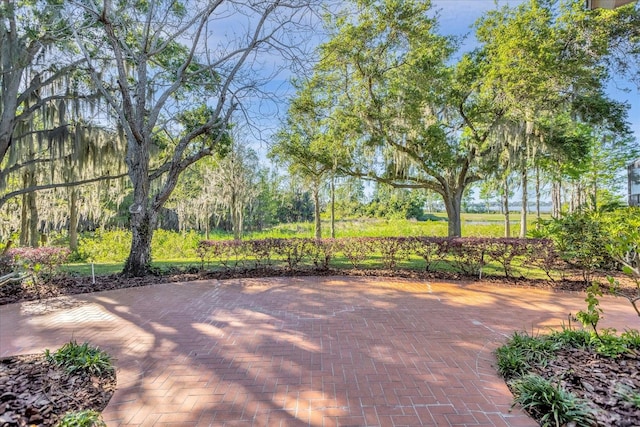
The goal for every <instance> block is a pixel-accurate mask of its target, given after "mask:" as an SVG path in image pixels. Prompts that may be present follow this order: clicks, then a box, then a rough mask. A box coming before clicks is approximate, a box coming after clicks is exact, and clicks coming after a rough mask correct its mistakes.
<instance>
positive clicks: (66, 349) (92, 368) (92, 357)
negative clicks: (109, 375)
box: [45, 341, 113, 375]
mask: <svg viewBox="0 0 640 427" xmlns="http://www.w3.org/2000/svg"><path fill="white" fill-rule="evenodd" d="M45 356H46V358H47V360H48V361H49V362H51V363H55V364H57V365H58V366H62V367H64V368H65V370H66V371H67V372H69V373H71V372H74V371H83V372H88V373H90V374H94V375H100V374H102V373H103V372H107V371H111V370H113V366H112V364H111V356H109V355H108V354H107V353H105V352H104V351H102V350H100V349H99V348H98V347H93V346H91V345H89V343H87V342H85V343H83V344H78V343H77V342H76V341H70V342H68V343H66V344H65V345H63V346H62V347H60V348H59V349H58V350H57V351H56V352H54V353H51V352H50V351H49V350H48V349H47V350H45Z"/></svg>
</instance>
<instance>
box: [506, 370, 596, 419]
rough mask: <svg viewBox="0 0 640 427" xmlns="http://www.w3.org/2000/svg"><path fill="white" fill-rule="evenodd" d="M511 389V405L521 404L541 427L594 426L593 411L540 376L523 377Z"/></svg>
mask: <svg viewBox="0 0 640 427" xmlns="http://www.w3.org/2000/svg"><path fill="white" fill-rule="evenodd" d="M510 385H511V388H512V390H513V393H514V396H515V400H514V405H515V404H520V405H521V406H522V407H523V408H524V409H525V410H526V411H528V412H529V413H531V414H532V415H534V416H535V417H536V419H539V420H540V425H542V426H556V427H560V426H564V425H567V424H568V423H575V425H579V426H590V425H593V424H594V420H593V410H592V409H591V408H590V407H589V406H588V404H587V402H586V401H584V400H582V399H579V398H578V397H577V396H575V395H574V394H573V393H570V392H568V391H566V390H564V389H563V388H561V387H560V386H559V385H556V384H553V383H551V381H549V380H546V379H544V378H542V377H541V376H539V375H534V374H530V375H525V376H523V377H521V378H518V379H516V380H513V381H511V383H510Z"/></svg>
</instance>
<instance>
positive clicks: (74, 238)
mask: <svg viewBox="0 0 640 427" xmlns="http://www.w3.org/2000/svg"><path fill="white" fill-rule="evenodd" d="M69 249H71V251H72V252H75V251H77V250H78V190H77V189H75V188H72V189H71V194H70V195H69Z"/></svg>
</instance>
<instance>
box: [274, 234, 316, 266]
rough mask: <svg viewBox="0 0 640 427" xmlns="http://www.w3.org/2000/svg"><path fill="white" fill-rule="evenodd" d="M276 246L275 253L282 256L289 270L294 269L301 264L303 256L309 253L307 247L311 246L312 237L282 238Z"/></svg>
mask: <svg viewBox="0 0 640 427" xmlns="http://www.w3.org/2000/svg"><path fill="white" fill-rule="evenodd" d="M278 243H279V244H278V245H276V246H275V253H276V254H277V255H279V256H281V257H282V258H283V259H284V260H285V262H286V263H287V267H288V268H289V270H293V269H294V268H296V267H297V266H298V264H300V261H302V258H304V257H305V256H306V255H307V249H308V248H310V247H311V245H312V243H311V240H310V239H296V238H293V239H281V240H280V241H279V242H278Z"/></svg>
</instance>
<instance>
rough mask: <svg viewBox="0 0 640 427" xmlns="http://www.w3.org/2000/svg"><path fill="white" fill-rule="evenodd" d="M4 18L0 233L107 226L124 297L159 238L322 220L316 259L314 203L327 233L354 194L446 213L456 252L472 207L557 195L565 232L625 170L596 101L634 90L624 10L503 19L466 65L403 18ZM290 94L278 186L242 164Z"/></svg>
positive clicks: (624, 157) (388, 12) (425, 18)
mask: <svg viewBox="0 0 640 427" xmlns="http://www.w3.org/2000/svg"><path fill="white" fill-rule="evenodd" d="M0 17H1V18H2V19H0V49H1V51H2V58H1V59H0V67H1V70H0V71H1V74H0V76H1V77H0V78H1V79H2V80H1V83H2V84H1V92H0V104H1V105H2V113H1V114H0V209H1V210H2V217H1V218H0V220H2V221H3V222H4V224H0V227H1V228H2V229H6V228H7V227H8V226H9V224H12V225H11V227H13V224H16V221H17V220H16V218H18V217H19V218H20V225H19V229H20V232H21V243H22V244H23V245H26V244H30V245H37V244H38V243H42V242H39V240H40V239H41V233H40V232H39V231H40V230H41V229H42V228H43V224H48V223H56V224H61V223H65V222H66V223H67V224H68V228H69V237H70V241H71V244H72V245H73V242H74V240H76V239H77V229H78V224H79V223H80V222H81V221H92V222H93V223H96V224H101V225H104V223H105V222H106V219H107V218H108V220H109V221H112V223H115V224H116V225H118V224H121V225H126V226H127V227H130V229H131V231H132V244H131V250H130V254H129V257H128V260H127V262H126V265H125V267H124V273H125V274H128V275H141V274H145V273H146V272H147V271H148V268H149V264H150V261H151V246H150V242H151V237H152V235H153V231H154V229H156V228H157V227H158V226H159V225H163V224H164V225H166V224H173V226H177V227H178V228H179V227H193V228H198V229H203V230H204V231H205V232H207V231H208V230H209V227H210V226H212V225H213V226H216V225H220V224H223V223H224V224H226V226H227V227H229V228H231V229H232V230H233V231H234V234H235V235H236V237H238V238H239V237H240V236H241V234H242V230H243V229H244V228H245V227H246V225H247V224H250V226H256V227H259V226H263V225H269V224H270V223H275V222H278V221H287V220H293V219H304V220H307V219H309V218H310V217H314V218H315V224H316V236H317V237H320V236H321V235H322V232H321V230H320V227H321V223H320V220H319V219H320V211H321V206H322V204H323V201H322V199H323V197H322V192H323V191H324V192H325V193H326V196H325V197H324V198H325V199H326V200H327V202H325V203H327V205H328V206H329V208H328V209H330V211H331V213H332V214H331V218H332V219H334V218H335V207H334V206H336V205H338V206H342V207H343V208H344V207H345V206H346V205H347V204H348V203H350V201H352V200H358V198H359V197H360V196H358V195H353V194H352V195H349V192H350V190H349V186H350V185H351V184H352V183H353V182H354V180H369V181H373V182H375V183H377V184H379V186H377V187H376V188H377V189H378V190H376V191H379V192H384V191H385V190H384V186H390V187H392V188H398V189H406V191H408V194H418V195H420V196H408V198H409V199H411V198H413V199H416V200H421V199H420V197H423V198H430V197H432V196H433V194H437V195H438V196H439V197H440V198H441V201H442V204H443V205H444V207H445V210H446V213H447V216H448V220H449V222H448V223H449V235H451V236H460V234H461V233H460V212H461V209H462V200H463V197H464V196H465V194H468V192H469V190H470V188H471V187H472V186H474V185H482V186H483V187H484V190H483V191H485V192H489V193H491V192H494V193H496V194H499V193H500V194H503V198H502V204H503V206H506V212H508V211H509V208H508V206H507V205H508V200H509V197H508V196H509V194H510V193H511V192H512V191H513V187H514V186H515V185H518V186H519V187H520V188H521V191H520V193H521V194H522V195H523V199H525V200H522V205H523V206H524V207H526V206H527V205H528V202H527V200H526V197H527V195H528V194H529V188H530V187H531V186H534V187H535V189H536V194H537V195H538V197H537V199H538V200H539V199H540V197H539V195H540V193H541V190H540V189H541V188H542V186H543V185H544V183H545V182H548V183H550V186H551V188H552V190H551V196H552V201H553V202H554V209H556V210H558V211H557V212H555V214H559V209H560V204H561V197H562V192H563V191H565V192H566V191H567V189H570V190H571V193H572V197H571V200H572V201H573V202H572V203H574V202H575V205H576V206H578V205H581V204H584V203H586V202H587V200H591V202H592V203H594V204H597V203H598V202H599V199H601V198H602V195H603V194H604V193H603V189H608V188H611V186H612V185H613V184H612V182H615V172H616V170H617V168H619V167H620V166H621V165H624V164H625V162H627V161H629V160H630V158H632V157H633V156H635V155H637V151H638V144H637V141H635V139H634V138H633V135H632V133H631V131H630V128H629V124H628V117H627V110H628V106H627V105H625V104H623V103H620V102H616V101H614V100H613V99H611V98H609V97H608V96H607V94H606V87H607V84H608V83H609V82H611V80H612V78H613V76H614V75H615V74H616V73H625V75H627V76H629V77H630V79H629V80H630V81H632V82H635V83H638V82H640V79H639V78H638V77H640V74H639V72H638V68H637V65H638V64H640V62H639V61H638V55H639V54H640V50H639V49H638V46H639V45H638V41H639V40H640V30H639V28H640V25H639V24H640V17H639V14H638V11H637V9H636V8H634V7H633V5H629V6H626V7H622V8H619V9H616V10H615V11H603V10H597V11H586V10H584V8H583V4H582V2H579V1H565V2H559V1H553V0H531V1H529V2H526V3H523V4H521V5H519V6H517V7H503V8H499V9H496V10H495V11H491V12H488V13H487V14H485V15H484V16H483V17H482V18H481V19H480V20H479V21H478V22H477V23H476V24H475V26H474V30H475V32H476V38H477V40H478V45H477V47H475V48H474V49H473V50H472V51H467V52H464V51H462V50H461V46H462V43H461V40H460V39H458V38H455V37H448V36H442V35H441V34H440V33H439V29H438V21H437V13H435V12H434V11H433V10H432V8H431V5H430V3H429V2H424V1H412V0H378V1H371V0H354V1H351V2H344V3H341V4H340V5H335V4H330V5H326V4H322V3H320V2H317V3H316V2H314V1H312V0H294V1H288V2H281V1H265V2H258V3H247V4H241V3H237V2H227V1H208V0H198V1H192V2H188V3H187V2H180V1H164V0H161V1H154V2H140V1H135V0H131V1H118V2H113V1H111V0H104V1H102V2H99V1H88V0H72V1H67V2H64V1H61V0H30V1H24V2H13V1H10V0H3V1H2V2H1V3H0ZM230 29H233V31H231V30H230ZM314 38H322V39H323V40H324V42H323V43H321V44H320V45H319V46H317V47H316V48H315V49H314V50H312V48H314V46H312V43H311V42H309V40H314ZM283 73H286V74H290V75H293V81H292V84H293V87H294V90H295V94H294V96H293V97H292V99H290V102H289V109H288V112H287V116H286V117H285V118H284V121H283V124H282V126H281V127H280V129H279V130H278V131H277V132H276V133H275V136H274V137H273V139H272V140H271V141H270V149H269V158H270V159H271V160H272V161H273V163H274V164H276V165H278V166H281V165H284V166H285V167H286V168H287V172H288V173H289V175H290V177H289V178H283V177H280V178H277V177H276V176H275V175H273V172H272V171H270V170H268V169H266V168H264V167H263V166H260V162H259V160H258V158H257V155H256V153H255V152H252V151H251V150H250V149H248V148H247V147H246V140H247V139H248V138H247V136H246V135H247V134H255V133H259V132H260V131H261V130H262V129H259V126H258V125H257V123H259V120H258V117H256V111H259V110H260V108H259V106H260V105H267V104H269V103H276V102H277V101H278V100H277V99H275V98H277V97H278V96H280V95H279V94H274V93H273V92H270V91H269V89H268V88H269V87H270V85H269V83H270V82H272V81H273V80H274V79H275V78H276V77H278V76H281V75H282V74H283ZM256 105H257V106H258V107H257V108H256ZM356 182H357V181H356ZM336 183H337V186H336ZM350 183H351V184H350ZM516 183H517V184H516ZM287 187H288V189H289V190H290V191H288V190H286V189H287ZM355 187H356V190H355V192H356V193H357V192H358V191H361V190H358V189H357V187H358V185H357V184H355ZM341 192H342V193H341ZM336 193H337V195H338V200H337V203H336ZM397 194H403V193H402V192H400V193H397ZM352 196H353V197H352ZM350 197H351V198H350ZM388 199H389V198H388V197H387V196H384V195H383V197H381V198H379V199H378V200H379V201H380V200H388ZM574 199H575V200H574ZM359 200H362V198H361V197H360V199H359ZM360 203H361V202H360ZM361 204H362V203H361ZM312 205H313V212H311V206H312ZM385 209H386V208H385ZM338 210H340V208H339V209H338ZM343 210H346V208H344V209H343ZM526 215H527V209H526V208H523V210H522V221H520V224H521V227H522V228H521V230H520V233H521V235H522V236H525V235H526V231H527V230H526V228H525V227H526ZM507 218H508V217H507Z"/></svg>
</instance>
